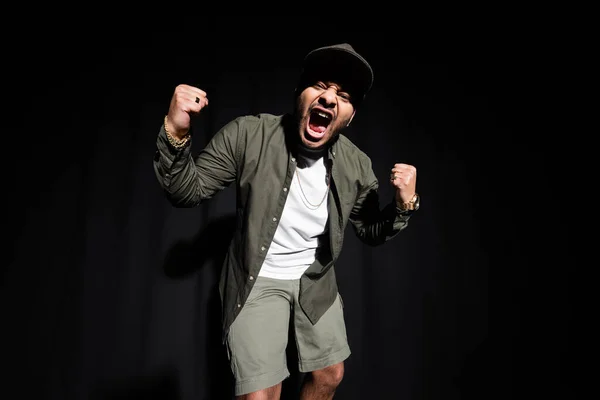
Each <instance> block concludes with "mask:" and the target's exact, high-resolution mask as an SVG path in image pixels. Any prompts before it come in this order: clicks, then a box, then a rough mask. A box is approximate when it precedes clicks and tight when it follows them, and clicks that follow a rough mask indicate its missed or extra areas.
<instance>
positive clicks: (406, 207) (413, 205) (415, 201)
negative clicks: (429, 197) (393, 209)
mask: <svg viewBox="0 0 600 400" xmlns="http://www.w3.org/2000/svg"><path fill="white" fill-rule="evenodd" d="M420 200H421V199H420V197H419V195H418V194H417V193H415V195H414V196H413V198H412V199H410V201H409V202H408V203H397V204H398V208H399V209H400V210H402V211H416V210H418V209H419V203H420Z"/></svg>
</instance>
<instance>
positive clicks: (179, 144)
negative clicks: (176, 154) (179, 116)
mask: <svg viewBox="0 0 600 400" xmlns="http://www.w3.org/2000/svg"><path fill="white" fill-rule="evenodd" d="M167 117H168V115H165V121H164V126H165V133H166V134H167V139H169V143H171V146H173V147H175V148H176V149H178V150H179V149H182V148H183V147H184V146H185V145H186V143H187V142H188V141H189V140H190V137H191V136H190V134H189V133H187V134H186V135H185V136H184V137H183V138H182V139H177V138H175V137H174V136H173V135H171V133H170V132H169V131H168V130H167Z"/></svg>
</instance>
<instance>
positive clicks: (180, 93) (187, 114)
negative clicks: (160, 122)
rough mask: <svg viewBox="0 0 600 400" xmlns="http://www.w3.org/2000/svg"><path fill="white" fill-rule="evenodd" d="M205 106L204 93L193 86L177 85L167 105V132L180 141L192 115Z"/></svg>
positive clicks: (206, 101) (206, 102) (185, 132)
mask: <svg viewBox="0 0 600 400" xmlns="http://www.w3.org/2000/svg"><path fill="white" fill-rule="evenodd" d="M207 105H208V98H207V97H206V92H205V91H203V90H201V89H198V88H197V87H194V86H189V85H183V84H182V85H178V86H177V87H176V88H175V92H174V93H173V97H172V98H171V104H170V105H169V113H168V114H167V126H166V128H167V131H168V132H169V133H170V134H171V135H173V136H174V137H175V138H176V139H182V138H183V137H184V136H185V135H186V134H187V133H188V131H189V130H190V125H191V117H192V115H197V114H198V113H199V112H200V110H202V109H203V108H204V107H206V106H207Z"/></svg>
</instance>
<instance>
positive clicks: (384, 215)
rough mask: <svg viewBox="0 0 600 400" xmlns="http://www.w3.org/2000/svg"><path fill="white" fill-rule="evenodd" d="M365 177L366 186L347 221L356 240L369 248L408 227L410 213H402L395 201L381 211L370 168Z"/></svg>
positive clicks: (374, 179) (376, 188) (376, 182)
mask: <svg viewBox="0 0 600 400" xmlns="http://www.w3.org/2000/svg"><path fill="white" fill-rule="evenodd" d="M367 170H368V171H369V172H368V173H367V177H366V180H365V182H366V185H364V186H363V188H362V190H361V192H360V193H359V195H358V198H357V200H356V202H355V203H354V207H353V208H352V212H351V213H350V218H349V221H350V223H351V224H352V227H353V228H354V232H355V233H356V235H357V236H358V238H359V239H360V240H361V241H362V242H363V243H366V244H368V245H370V246H379V245H381V244H383V243H385V242H387V241H388V240H390V239H392V238H393V237H395V236H396V235H397V234H398V233H400V231H402V230H404V229H405V228H406V227H407V226H408V220H409V219H410V216H411V215H412V211H408V212H407V211H402V210H400V209H399V208H398V207H397V206H396V201H395V199H392V201H391V202H389V203H388V204H386V205H385V206H384V207H383V209H382V208H381V207H380V201H379V193H378V190H379V183H378V181H377V178H376V177H375V174H374V173H373V170H372V169H371V166H370V165H369V168H368V169H367Z"/></svg>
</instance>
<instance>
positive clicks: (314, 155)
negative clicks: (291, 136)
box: [296, 140, 329, 160]
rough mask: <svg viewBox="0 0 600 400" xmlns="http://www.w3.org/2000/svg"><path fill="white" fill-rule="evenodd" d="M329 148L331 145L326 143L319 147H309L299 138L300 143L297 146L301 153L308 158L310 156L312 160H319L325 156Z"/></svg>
mask: <svg viewBox="0 0 600 400" xmlns="http://www.w3.org/2000/svg"><path fill="white" fill-rule="evenodd" d="M328 148H329V145H328V144H326V145H324V146H321V147H319V148H316V149H313V148H311V147H308V146H307V145H305V144H304V143H302V141H301V140H298V143H297V146H296V149H297V150H298V154H299V155H301V156H303V157H306V158H310V159H312V160H318V159H319V158H321V157H324V156H325V155H326V154H327V149H328Z"/></svg>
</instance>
